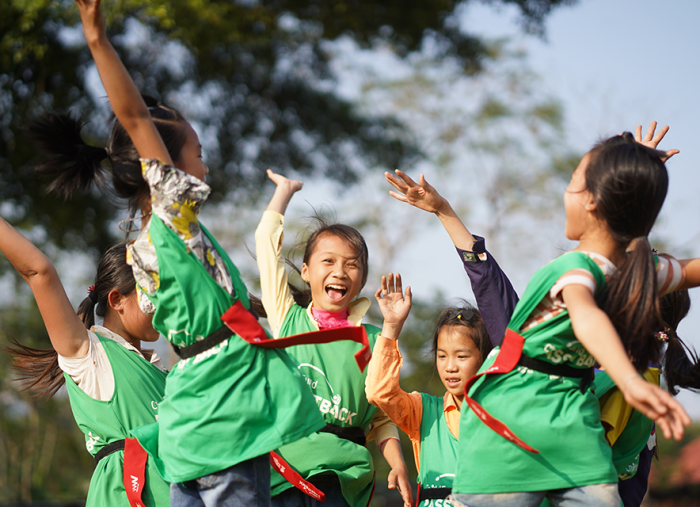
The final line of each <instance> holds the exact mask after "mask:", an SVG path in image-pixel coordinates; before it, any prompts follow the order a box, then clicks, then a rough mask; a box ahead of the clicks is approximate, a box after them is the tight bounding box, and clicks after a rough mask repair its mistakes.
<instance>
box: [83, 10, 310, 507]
mask: <svg viewBox="0 0 700 507" xmlns="http://www.w3.org/2000/svg"><path fill="white" fill-rule="evenodd" d="M76 3H77V4H78V8H79V10H80V17H81V20H82V22H83V27H84V29H85V36H86V39H87V42H88V47H89V48H90V51H91V52H92V55H93V57H94V59H95V63H96V65H97V69H98V71H99V73H100V77H101V79H102V82H103V84H104V86H105V89H106V91H107V96H108V97H109V99H110V103H111V105H112V108H113V109H114V114H115V116H116V119H117V121H116V122H115V125H114V127H113V128H112V132H111V134H110V140H109V146H108V150H107V151H108V152H109V153H110V160H111V162H112V177H113V181H114V186H115V188H116V190H117V191H118V192H119V193H120V194H121V195H122V196H123V197H128V198H130V205H131V207H132V209H140V210H141V212H142V214H143V218H142V224H144V225H143V230H142V231H141V233H140V234H139V236H138V238H137V239H136V241H135V243H134V244H132V245H130V246H129V249H128V253H127V259H128V262H129V263H130V264H131V266H132V269H133V272H134V275H135V278H136V283H137V287H138V290H139V305H140V307H141V309H142V310H143V311H144V313H146V314H147V315H153V326H154V328H155V329H156V330H158V331H159V332H160V333H161V334H163V335H164V336H165V337H166V338H167V339H168V340H169V341H170V342H171V343H173V345H175V346H176V350H177V351H178V353H179V355H180V357H181V359H182V360H181V361H180V362H179V363H177V365H176V366H175V367H174V369H173V371H172V372H171V373H170V374H169V376H168V381H167V383H166V386H165V399H164V400H163V402H161V404H160V406H159V421H158V425H152V426H147V427H143V428H140V429H139V430H138V431H134V432H133V433H134V434H135V436H137V438H139V440H140V442H141V443H142V444H143V446H144V448H145V449H146V450H147V451H148V452H149V454H150V455H151V456H152V457H155V458H156V460H157V461H156V463H157V464H158V467H159V472H160V473H161V475H162V476H163V478H164V479H166V480H167V481H169V482H171V483H172V484H171V502H172V505H173V506H180V505H269V501H270V500H269V495H270V485H269V473H270V472H269V463H270V457H269V452H270V451H271V450H272V449H276V448H277V447H279V446H281V445H283V444H285V443H288V442H292V441H295V440H298V439H299V438H301V437H303V436H306V435H308V434H310V433H313V432H314V431H316V430H318V429H320V428H321V427H322V426H323V420H322V418H321V417H320V416H319V414H318V411H316V410H314V405H315V404H314V399H313V397H312V396H311V394H310V393H309V392H308V389H307V388H306V387H305V385H304V382H303V379H302V377H301V375H299V373H298V372H296V371H295V365H294V363H293V361H292V360H291V359H290V358H289V356H288V355H287V354H286V353H284V352H279V351H276V350H268V348H265V347H264V346H265V345H266V343H265V342H268V341H269V340H268V339H267V336H266V334H265V332H264V330H262V328H261V327H260V326H259V324H258V323H257V321H256V320H255V318H254V317H253V316H252V314H251V313H250V312H249V311H248V308H249V300H248V297H247V291H246V288H245V285H244V284H243V281H242V280H241V277H240V275H239V273H238V270H237V269H236V267H235V266H234V264H233V263H232V262H231V260H230V259H229V258H228V256H227V255H226V253H225V252H224V251H223V250H222V249H221V247H220V246H219V245H218V244H217V242H216V240H215V239H214V238H213V237H212V236H211V235H210V234H209V233H208V232H207V230H206V229H205V228H204V227H203V226H202V225H201V224H200V223H199V221H198V219H197V213H198V211H199V209H200V207H201V205H202V204H203V202H204V201H205V200H206V198H207V196H208V194H209V192H210V188H209V187H208V186H207V185H206V183H204V181H203V179H204V177H205V175H206V174H207V172H208V168H207V166H206V165H204V163H203V162H202V160H201V156H202V152H201V145H200V144H199V141H198V139H197V134H196V133H195V132H194V130H193V129H192V127H191V126H190V125H189V124H188V123H187V122H186V121H185V120H184V119H182V116H181V115H179V113H177V112H176V111H174V110H172V109H170V108H164V107H160V106H156V107H152V108H151V109H150V110H149V108H148V107H146V104H145V103H144V101H143V99H142V98H141V96H140V95H139V94H138V92H137V91H136V88H135V86H134V83H133V82H132V80H131V78H130V77H129V75H128V74H127V72H126V69H125V68H124V66H123V65H122V63H121V61H120V60H119V57H118V56H117V54H116V52H115V51H114V49H113V48H112V46H111V44H110V43H109V41H108V40H107V37H106V34H105V26H104V19H103V17H102V14H101V12H100V9H99V1H95V2H90V1H88V0H77V2H76ZM157 123H164V124H167V128H168V132H169V134H168V135H167V136H166V137H161V135H160V132H159V129H158V128H157V127H156V124H157ZM132 141H133V143H132ZM166 143H167V144H166ZM139 157H141V162H139ZM173 160H174V161H176V163H177V165H178V167H180V169H176V168H175V167H173V165H172V164H173ZM93 176H94V175H93ZM87 181H88V182H89V181H91V180H90V179H87ZM149 217H150V220H149ZM222 320H224V321H225V322H226V325H223V324H222ZM232 330H235V331H232ZM234 333H235V334H237V335H238V336H233V335H234ZM241 338H243V339H241ZM247 342H249V343H257V344H260V345H263V346H261V347H258V346H251V345H250V344H249V343H247Z"/></svg>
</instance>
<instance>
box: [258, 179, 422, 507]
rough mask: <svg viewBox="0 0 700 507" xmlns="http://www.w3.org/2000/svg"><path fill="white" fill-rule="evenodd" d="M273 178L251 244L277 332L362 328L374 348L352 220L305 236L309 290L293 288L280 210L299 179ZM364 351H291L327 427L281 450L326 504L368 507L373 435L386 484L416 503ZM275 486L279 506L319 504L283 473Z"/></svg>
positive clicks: (362, 256) (359, 242)
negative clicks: (369, 388) (361, 364)
mask: <svg viewBox="0 0 700 507" xmlns="http://www.w3.org/2000/svg"><path fill="white" fill-rule="evenodd" d="M268 176H269V177H270V179H271V180H272V181H274V182H275V184H276V185H277V188H276V190H275V194H274V195H273V197H272V200H271V201H270V204H269V206H268V207H267V210H266V211H265V213H264V214H263V218H262V220H261V221H260V225H259V226H258V229H257V231H256V233H255V245H256V254H257V261H258V268H259V270H260V285H261V288H262V303H263V306H264V308H265V312H266V314H267V319H268V322H269V324H270V327H271V329H272V333H273V335H274V336H275V338H280V337H284V336H289V335H293V334H297V333H305V332H310V331H315V330H319V329H334V328H339V329H343V328H354V327H358V326H360V325H362V326H364V328H365V330H366V331H367V335H368V337H369V342H370V345H374V342H375V340H376V337H377V334H378V333H379V329H378V328H376V327H375V326H370V325H367V324H361V322H362V319H363V317H364V315H365V312H366V311H367V309H368V308H369V300H368V299H366V298H360V299H356V297H357V296H358V295H359V293H360V291H361V290H362V288H363V287H364V285H365V282H366V281H367V268H368V265H367V263H368V252H367V245H366V244H365V241H364V239H363V237H362V235H361V234H360V233H359V232H358V231H357V230H355V229H353V228H352V227H349V226H346V225H342V224H333V225H327V224H322V225H321V227H320V228H318V229H317V230H316V231H314V232H313V233H312V234H311V236H310V237H309V239H308V241H307V243H306V249H305V252H304V263H303V265H302V269H301V276H302V279H303V280H304V282H306V283H307V284H308V285H309V287H310V289H308V290H306V291H296V290H292V289H291V288H290V286H289V284H288V277H287V272H286V270H285V261H284V258H283V257H282V256H281V248H282V239H283V232H282V231H283V224H284V213H285V211H286V209H287V206H288V204H289V201H290V200H291V198H292V196H293V195H294V193H295V192H297V191H298V190H300V189H301V187H302V183H301V182H299V181H293V180H288V179H287V178H285V177H283V176H281V175H279V174H275V173H274V172H272V171H270V170H268ZM358 348H359V347H358V345H357V344H354V343H350V342H338V343H333V344H331V345H324V346H323V347H319V346H317V345H301V346H297V347H294V348H292V349H290V353H291V354H292V355H293V356H294V358H295V359H296V360H297V362H298V363H299V370H300V371H301V372H302V374H303V375H304V377H305V378H306V382H307V384H308V386H309V387H310V388H311V391H312V392H313V394H314V397H315V398H316V401H317V404H318V410H320V412H321V413H322V414H323V417H324V419H325V421H326V423H327V426H326V428H324V430H323V431H322V432H320V433H317V434H314V435H311V436H310V437H308V438H305V439H302V440H299V441H298V442H295V443H293V444H291V445H286V446H284V447H282V448H280V449H279V451H278V452H279V453H280V455H281V456H282V457H284V458H285V459H286V460H287V462H288V463H289V464H290V465H292V466H293V467H294V468H295V469H296V470H297V471H298V472H299V473H300V474H301V476H302V477H304V478H305V479H308V480H309V481H310V482H311V483H312V484H315V485H316V486H318V488H319V489H320V490H321V491H323V492H324V493H325V494H326V502H325V504H324V505H331V506H347V505H349V506H352V507H365V506H366V505H367V504H368V503H369V501H370V498H371V495H372V492H373V489H374V467H373V464H372V458H371V456H370V454H369V451H368V450H367V449H366V448H365V442H366V441H367V440H375V441H376V443H377V445H378V447H379V449H380V450H381V451H382V453H383V454H384V457H385V458H386V459H387V461H388V463H389V465H390V466H391V468H392V472H391V474H390V476H389V487H390V488H394V487H397V486H398V488H399V490H400V491H401V494H402V496H403V499H404V502H405V503H406V504H407V505H409V506H410V504H411V501H412V499H411V496H412V493H411V489H410V485H409V482H408V473H407V470H406V465H405V463H404V460H403V455H402V454H401V448H400V445H399V440H398V431H397V429H396V425H394V424H393V423H392V422H391V421H390V419H389V418H388V417H387V416H386V415H385V414H384V413H383V412H382V411H381V410H377V408H376V407H374V406H372V405H370V404H369V402H368V401H367V398H366V396H365V392H364V384H365V377H366V372H365V373H362V372H360V371H359V370H358V369H357V368H355V367H354V366H352V367H348V363H347V361H348V358H349V357H352V355H353V354H355V353H356V352H357V350H358ZM272 487H273V490H272V495H273V498H272V505H274V506H290V507H291V506H297V505H316V504H315V503H313V502H314V501H313V500H311V499H305V498H303V496H304V495H303V493H302V492H301V491H298V490H294V489H290V487H289V485H288V484H287V483H285V482H284V481H283V480H282V478H281V477H279V476H278V475H277V476H276V475H273V477H272ZM307 502H312V503H307Z"/></svg>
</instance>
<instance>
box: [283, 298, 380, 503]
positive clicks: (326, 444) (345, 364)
mask: <svg viewBox="0 0 700 507" xmlns="http://www.w3.org/2000/svg"><path fill="white" fill-rule="evenodd" d="M364 327H365V329H366V330H367V337H368V338H369V344H370V347H374V342H375V341H376V339H377V336H378V335H379V332H380V329H379V328H377V327H375V326H370V325H365V326H364ZM315 330H316V327H314V325H313V323H312V321H311V319H310V318H309V316H308V314H307V311H306V309H305V308H303V307H301V306H299V305H293V306H292V308H291V309H290V310H289V313H287V316H286V317H285V319H284V322H283V323H282V327H281V329H280V333H279V335H280V337H284V336H291V335H294V334H299V333H306V332H310V331H315ZM360 348H361V345H360V344H358V343H355V342H350V341H339V342H335V343H329V344H322V345H298V346H295V347H290V348H289V349H287V350H289V353H290V355H292V356H293V357H294V358H295V359H296V361H297V363H298V369H299V371H300V372H301V374H302V375H303V376H304V379H305V381H306V385H307V386H308V388H309V389H310V390H311V392H312V393H313V396H314V398H315V399H316V405H317V412H318V411H320V413H321V415H322V416H323V418H324V420H325V421H326V422H327V423H331V424H335V425H338V426H345V427H350V426H354V427H358V428H362V429H363V430H367V427H368V426H369V425H370V423H371V422H372V419H374V415H375V414H376V412H377V407H375V406H374V405H370V404H369V402H368V401H367V396H366V395H365V377H366V376H367V375H366V373H367V370H365V373H362V372H360V370H359V368H358V367H357V363H356V362H355V358H354V354H355V353H356V352H357V351H358V350H360ZM277 452H278V453H279V454H280V455H281V456H282V457H283V458H284V459H285V460H286V461H287V463H289V464H290V465H291V466H292V467H293V468H294V469H295V470H296V471H297V472H299V474H300V475H301V476H302V477H303V478H304V479H309V478H311V477H313V476H314V475H318V474H322V473H328V472H332V473H335V474H336V475H337V476H338V479H339V480H340V485H341V487H342V490H343V496H344V497H345V500H347V502H348V503H349V504H350V505H351V506H352V507H366V505H367V503H368V502H369V499H370V496H371V494H372V490H373V488H374V464H373V463H372V457H371V455H370V453H369V451H368V450H367V449H366V448H365V447H362V446H360V445H357V444H354V443H352V442H350V441H349V440H345V439H342V438H340V437H338V436H336V435H333V434H331V433H316V434H313V435H311V436H309V437H307V438H303V439H301V440H299V441H297V442H294V443H292V444H288V445H285V446H283V447H280V449H279V450H278V451H277ZM270 482H271V485H272V496H275V495H278V494H280V493H282V492H283V491H285V490H287V489H289V488H290V487H292V486H291V484H289V483H288V482H287V481H286V480H285V479H284V478H283V477H282V476H281V475H279V474H278V473H277V472H275V471H274V470H273V471H272V476H271V479H270Z"/></svg>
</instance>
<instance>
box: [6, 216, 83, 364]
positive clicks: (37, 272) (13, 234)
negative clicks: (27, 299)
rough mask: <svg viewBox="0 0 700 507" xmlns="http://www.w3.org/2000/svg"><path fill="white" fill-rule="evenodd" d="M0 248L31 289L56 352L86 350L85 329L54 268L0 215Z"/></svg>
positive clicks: (65, 354)
mask: <svg viewBox="0 0 700 507" xmlns="http://www.w3.org/2000/svg"><path fill="white" fill-rule="evenodd" d="M0 251H1V252H2V253H3V254H5V256H6V257H7V260H9V261H10V262H11V263H12V265H13V266H14V267H15V269H16V270H17V271H18V272H19V274H20V275H22V278H24V280H25V281H26V282H27V283H28V284H29V287H30V288H31V289H32V293H33V294H34V299H36V303H37V306H38V307H39V312H40V313H41V317H42V318H43V319H44V325H45V326H46V330H47V331H48V333H49V338H50V339H51V344H52V345H53V348H54V349H56V352H58V353H59V354H60V355H61V356H63V357H82V356H84V355H85V354H87V353H88V350H89V342H88V334H87V329H85V326H84V325H83V323H82V321H81V320H80V319H79V318H78V316H77V315H76V313H75V310H74V309H73V307H72V306H71V304H70V301H69V300H68V296H67V295H66V291H65V290H64V288H63V285H62V284H61V280H60V279H59V278H58V273H56V268H54V266H53V264H51V261H50V260H49V259H48V258H47V257H46V256H45V255H44V254H43V253H41V251H40V250H39V249H38V248H37V247H35V246H34V245H33V244H32V242H31V241H29V240H28V239H27V238H25V237H24V236H22V235H21V234H20V233H19V232H18V231H17V230H16V229H15V228H14V227H12V226H11V225H10V224H8V223H7V222H6V221H5V220H4V219H2V218H0Z"/></svg>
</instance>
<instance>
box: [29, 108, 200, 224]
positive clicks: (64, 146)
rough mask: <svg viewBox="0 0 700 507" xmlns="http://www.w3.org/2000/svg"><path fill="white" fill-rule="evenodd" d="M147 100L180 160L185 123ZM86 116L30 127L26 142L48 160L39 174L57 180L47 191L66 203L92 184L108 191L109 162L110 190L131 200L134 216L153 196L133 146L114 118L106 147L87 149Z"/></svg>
mask: <svg viewBox="0 0 700 507" xmlns="http://www.w3.org/2000/svg"><path fill="white" fill-rule="evenodd" d="M143 98H144V101H145V102H146V105H147V106H148V110H149V111H150V113H151V117H152V119H153V123H154V124H155V126H156V129H157V130H158V133H159V134H160V136H161V138H162V139H163V143H164V144H165V147H166V148H167V150H168V152H169V153H170V157H171V158H172V159H173V160H174V161H177V160H178V159H179V158H180V152H181V150H182V146H183V145H184V143H185V140H186V138H187V133H186V131H185V129H184V128H182V127H183V123H184V122H185V119H184V118H183V116H182V114H181V113H180V112H179V111H178V110H176V109H173V108H172V107H168V106H165V105H163V104H160V103H158V101H157V100H156V99H154V98H152V97H147V96H144V97H143ZM85 117H86V115H85V114H83V115H82V116H80V117H79V118H76V117H74V116H73V115H72V114H71V113H70V112H69V113H49V114H47V115H44V116H42V117H40V118H37V119H35V120H32V121H31V122H29V124H28V125H27V127H26V133H27V137H29V138H30V139H32V140H33V141H34V142H36V143H37V145H38V147H39V149H40V150H41V152H42V153H43V155H44V160H43V161H42V162H41V163H40V164H39V165H37V166H36V168H35V170H36V171H37V172H38V173H39V174H45V175H48V176H50V177H52V178H54V179H53V181H52V182H51V184H50V185H49V187H48V191H49V192H52V193H56V194H59V195H62V196H64V197H65V198H66V199H68V198H70V197H73V195H75V194H76V193H77V192H80V191H85V190H87V189H89V188H90V187H91V185H92V184H93V183H95V184H97V185H98V187H100V188H101V189H102V190H105V188H104V182H105V180H106V171H105V168H104V166H103V165H102V162H103V161H104V160H105V159H109V161H110V163H111V174H112V187H113V188H114V191H115V192H116V194H117V195H118V196H119V197H121V198H123V199H127V200H128V203H129V210H130V211H131V214H132V215H135V214H136V213H137V212H140V211H141V209H143V208H144V207H146V206H148V204H149V203H150V201H149V193H150V192H149V188H148V184H147V183H146V181H145V180H144V179H143V175H142V173H141V163H140V161H139V154H138V151H137V150H136V147H135V146H134V143H133V142H132V141H131V138H130V137H129V134H127V132H126V130H124V127H122V125H121V124H120V123H119V121H118V120H117V119H116V118H115V119H114V121H113V123H112V127H111V130H110V134H109V140H108V142H107V147H106V148H100V147H97V146H90V145H88V144H87V143H85V141H84V140H83V138H82V136H81V131H82V129H83V127H84V126H85V124H86V121H85Z"/></svg>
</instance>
